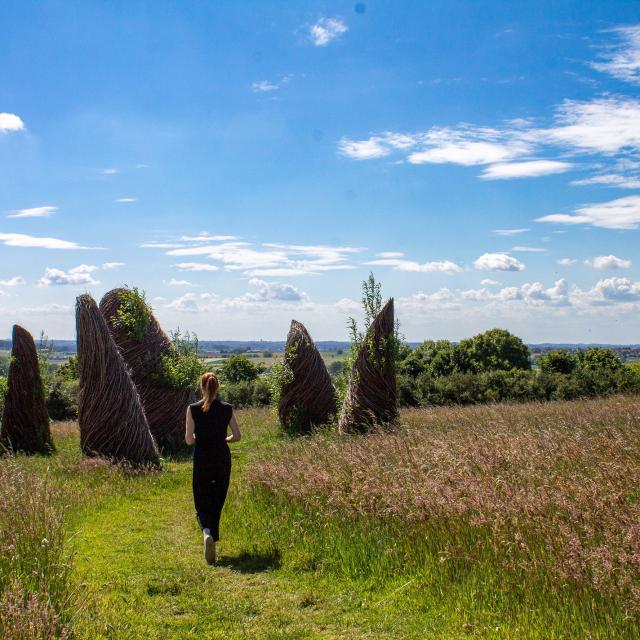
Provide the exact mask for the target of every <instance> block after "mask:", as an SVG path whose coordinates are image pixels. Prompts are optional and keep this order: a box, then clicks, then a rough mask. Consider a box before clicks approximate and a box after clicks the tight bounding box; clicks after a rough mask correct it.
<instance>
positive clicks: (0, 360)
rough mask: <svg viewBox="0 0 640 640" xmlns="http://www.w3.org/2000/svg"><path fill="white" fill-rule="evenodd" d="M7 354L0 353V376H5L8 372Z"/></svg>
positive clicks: (8, 359)
mask: <svg viewBox="0 0 640 640" xmlns="http://www.w3.org/2000/svg"><path fill="white" fill-rule="evenodd" d="M9 361H10V358H9V356H5V355H4V354H2V355H0V376H6V375H7V374H8V373H9Z"/></svg>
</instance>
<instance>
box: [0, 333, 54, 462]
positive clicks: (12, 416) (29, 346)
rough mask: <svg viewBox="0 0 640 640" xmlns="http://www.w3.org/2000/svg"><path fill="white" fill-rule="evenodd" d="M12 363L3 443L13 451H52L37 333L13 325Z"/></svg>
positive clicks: (3, 420)
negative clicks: (36, 339)
mask: <svg viewBox="0 0 640 640" xmlns="http://www.w3.org/2000/svg"><path fill="white" fill-rule="evenodd" d="M11 340H12V341H11V364H10V365H9V379H8V388H7V395H6V398H5V403H4V411H3V415H2V431H0V445H1V446H2V448H5V449H9V450H11V451H25V452H26V453H51V452H52V451H53V442H52V441H51V430H50V429H49V414H48V413H47V407H46V404H45V399H44V389H43V386H42V379H41V377H40V365H39V362H38V353H37V351H36V345H35V343H34V341H33V336H32V335H31V334H30V333H29V332H28V331H27V330H26V329H23V328H22V327H20V326H19V325H17V324H14V325H13V335H12V339H11Z"/></svg>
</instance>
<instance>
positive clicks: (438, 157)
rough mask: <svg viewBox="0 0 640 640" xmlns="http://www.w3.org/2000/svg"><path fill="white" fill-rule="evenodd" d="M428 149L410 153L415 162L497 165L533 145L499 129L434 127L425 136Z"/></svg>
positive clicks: (410, 157) (425, 145) (523, 152)
mask: <svg viewBox="0 0 640 640" xmlns="http://www.w3.org/2000/svg"><path fill="white" fill-rule="evenodd" d="M421 144H422V146H423V147H426V148H425V149H423V150H421V151H414V152H412V153H410V154H409V156H408V157H407V160H408V161H409V162H410V163H411V164H425V163H435V164H444V163H453V164H460V165H463V166H472V165H478V164H494V163H498V162H504V161H506V160H511V159H513V158H516V157H518V156H521V155H524V154H526V153H529V152H530V151H531V150H532V145H531V144H530V143H529V142H528V141H526V140H524V139H522V138H520V137H519V136H518V135H516V134H514V133H512V132H510V131H505V132H501V131H498V130H496V129H487V128H479V129H474V128H471V127H461V128H460V129H457V130H456V129H448V128H442V129H431V130H430V131H428V132H427V133H426V134H424V135H423V136H421Z"/></svg>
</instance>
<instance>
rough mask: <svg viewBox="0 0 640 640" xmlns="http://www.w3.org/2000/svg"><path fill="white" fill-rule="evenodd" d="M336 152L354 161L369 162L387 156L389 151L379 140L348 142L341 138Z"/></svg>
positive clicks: (346, 139)
mask: <svg viewBox="0 0 640 640" xmlns="http://www.w3.org/2000/svg"><path fill="white" fill-rule="evenodd" d="M338 151H339V152H340V153H341V154H342V155H345V156H348V157H349V158H354V159H356V160H371V159H372V158H382V157H383V156H386V155H389V153H391V150H390V149H389V148H387V147H385V146H384V145H383V144H382V141H381V139H380V138H376V137H372V138H369V139H368V140H349V139H348V138H342V140H340V142H339V143H338Z"/></svg>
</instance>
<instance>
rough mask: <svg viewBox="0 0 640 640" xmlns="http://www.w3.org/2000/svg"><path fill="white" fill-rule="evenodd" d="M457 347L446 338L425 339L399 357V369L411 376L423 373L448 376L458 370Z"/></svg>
mask: <svg viewBox="0 0 640 640" xmlns="http://www.w3.org/2000/svg"><path fill="white" fill-rule="evenodd" d="M458 360H459V357H458V353H457V347H456V345H454V344H453V343H452V342H449V341H448V340H438V341H437V342H435V341H433V340H425V341H424V342H423V343H422V344H420V345H418V346H417V347H416V348H415V349H412V350H411V351H409V353H408V354H407V355H406V356H405V357H404V358H401V361H400V371H401V373H404V374H406V375H409V376H411V377H412V378H417V377H418V376H419V375H421V374H423V373H428V374H429V375H431V376H435V377H438V376H448V375H450V374H452V373H454V372H455V371H458V370H460V369H459V367H458V365H459V362H458Z"/></svg>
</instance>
